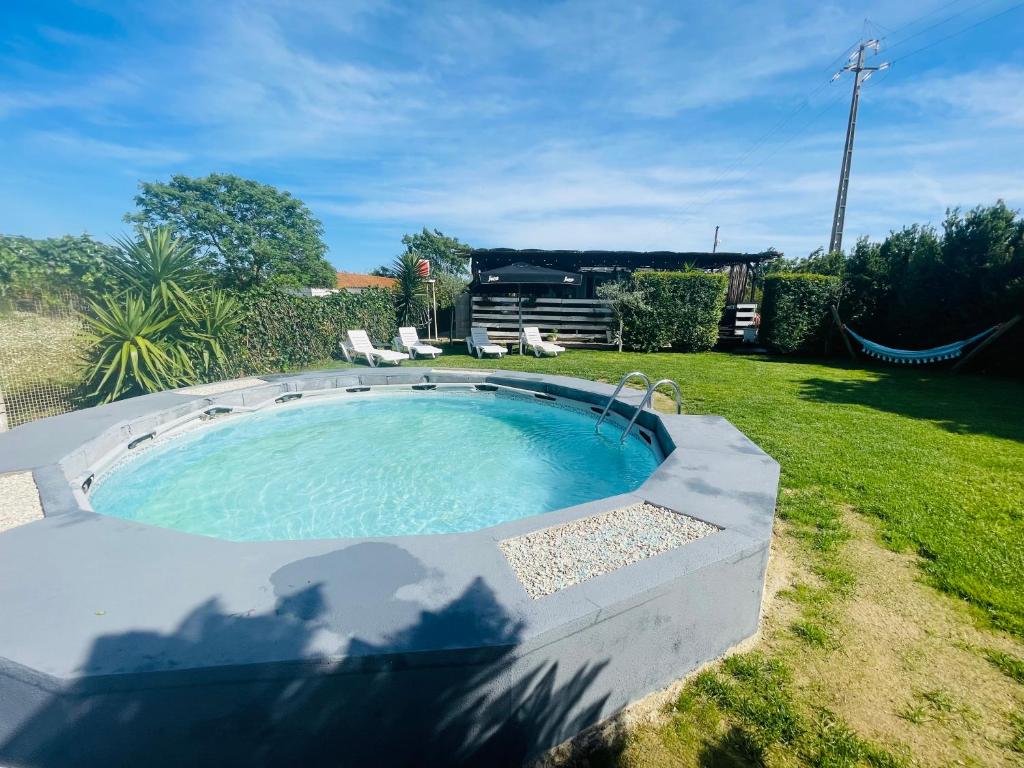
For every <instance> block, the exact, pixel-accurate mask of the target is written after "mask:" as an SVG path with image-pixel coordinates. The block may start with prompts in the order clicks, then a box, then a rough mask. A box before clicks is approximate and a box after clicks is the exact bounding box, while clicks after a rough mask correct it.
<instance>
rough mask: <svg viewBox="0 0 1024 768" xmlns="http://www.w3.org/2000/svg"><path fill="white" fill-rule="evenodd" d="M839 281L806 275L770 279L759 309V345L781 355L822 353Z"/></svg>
mask: <svg viewBox="0 0 1024 768" xmlns="http://www.w3.org/2000/svg"><path fill="white" fill-rule="evenodd" d="M839 287H840V282H839V278H838V277H835V276H832V275H812V274H806V273H793V274H777V275H769V276H768V277H766V278H765V281H764V300H763V302H762V307H761V329H760V336H761V339H762V341H763V342H764V343H765V344H766V345H767V346H768V347H770V348H771V349H773V350H774V351H776V352H781V353H783V354H789V353H792V352H821V351H822V347H823V345H824V340H825V335H826V333H827V328H828V320H829V306H830V305H831V304H834V303H835V302H836V300H837V298H838V296H839Z"/></svg>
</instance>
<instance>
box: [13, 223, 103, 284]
mask: <svg viewBox="0 0 1024 768" xmlns="http://www.w3.org/2000/svg"><path fill="white" fill-rule="evenodd" d="M114 252H115V249H114V248H113V247H112V246H109V245H106V244H105V243H101V242H99V241H97V240H94V239H93V238H91V237H90V236H89V235H78V236H71V235H65V236H64V237H52V238H47V239H44V240H33V239H32V238H28V237H18V236H8V235H0V296H2V295H5V294H8V293H11V292H31V293H43V294H56V293H64V292H70V293H73V294H75V295H77V296H97V295H100V294H102V293H105V292H108V291H112V290H118V289H120V287H121V285H120V282H119V279H118V277H117V275H116V274H114V273H113V272H112V270H111V269H110V263H109V259H110V257H111V256H112V255H113V254H114Z"/></svg>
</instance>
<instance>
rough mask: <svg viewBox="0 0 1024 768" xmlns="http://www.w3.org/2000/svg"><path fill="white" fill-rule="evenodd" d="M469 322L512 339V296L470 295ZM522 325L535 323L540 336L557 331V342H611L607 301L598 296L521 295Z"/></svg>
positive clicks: (515, 332) (515, 322)
mask: <svg viewBox="0 0 1024 768" xmlns="http://www.w3.org/2000/svg"><path fill="white" fill-rule="evenodd" d="M471 306H472V312H471V323H472V324H473V325H480V326H483V327H484V328H486V329H487V330H488V332H489V333H490V335H491V338H493V339H495V340H498V339H500V340H503V341H515V340H517V339H518V336H519V310H518V308H517V307H516V299H515V298H512V297H506V296H495V297H491V296H473V297H472V305H471ZM523 325H535V326H537V327H538V328H540V332H541V334H542V335H544V336H547V335H548V334H550V333H552V332H555V331H556V332H557V333H558V341H559V343H561V342H563V341H565V342H568V343H570V344H611V343H612V342H613V341H614V329H615V321H614V318H613V317H612V311H611V308H610V307H609V306H608V302H607V301H603V300H601V299H534V298H529V297H524V298H523Z"/></svg>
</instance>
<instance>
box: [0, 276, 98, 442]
mask: <svg viewBox="0 0 1024 768" xmlns="http://www.w3.org/2000/svg"><path fill="white" fill-rule="evenodd" d="M78 310H79V300H78V299H77V298H76V297H75V296H73V295H72V294H61V295H56V296H40V295H16V296H11V295H8V296H3V297H0V432H3V431H5V430H8V429H12V428H14V427H16V426H18V425H19V424H24V423H26V422H29V421H34V420H35V419H41V418H44V417H46V416H55V415H57V414H61V413H67V412H68V411H73V410H75V408H77V407H80V406H81V405H82V395H81V391H80V386H79V382H80V380H81V366H82V362H81V360H82V352H83V350H84V349H85V344H86V339H85V328H84V326H83V324H82V321H81V318H80V316H79V314H78Z"/></svg>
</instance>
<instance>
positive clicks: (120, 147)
mask: <svg viewBox="0 0 1024 768" xmlns="http://www.w3.org/2000/svg"><path fill="white" fill-rule="evenodd" d="M32 138H33V140H34V141H35V142H37V143H39V144H40V145H42V146H44V147H45V148H46V149H47V150H50V151H57V152H60V153H61V154H63V155H65V156H67V157H70V158H73V159H75V160H83V159H86V160H97V159H98V160H114V161H118V162H126V163H131V164H134V165H143V166H168V165H174V164H177V163H182V162H184V161H185V160H187V159H188V158H189V155H188V153H186V152H182V151H180V150H176V149H170V148H167V147H162V146H134V145H131V144H120V143H117V142H112V141H101V140H99V139H93V138H89V137H86V136H80V135H77V134H74V133H68V132H57V131H41V132H39V133H36V134H34V135H33V137H32Z"/></svg>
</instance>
